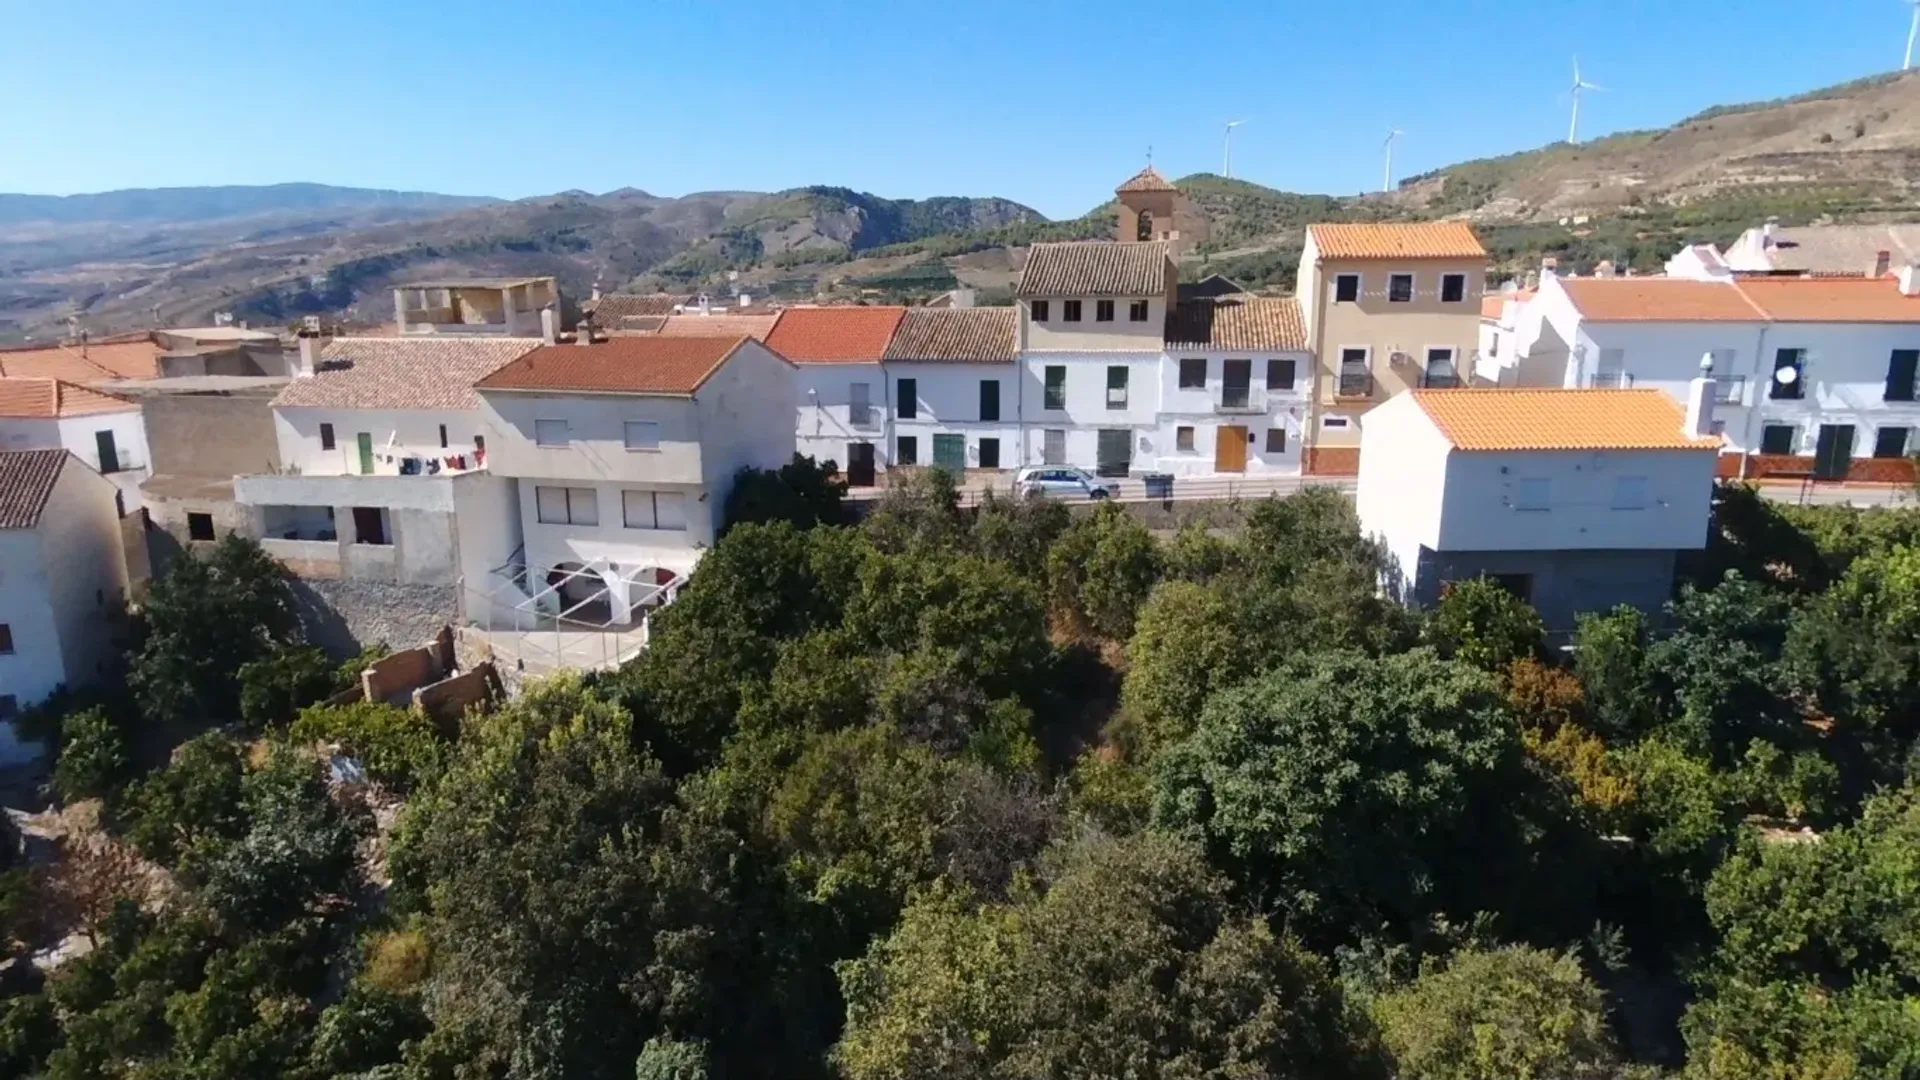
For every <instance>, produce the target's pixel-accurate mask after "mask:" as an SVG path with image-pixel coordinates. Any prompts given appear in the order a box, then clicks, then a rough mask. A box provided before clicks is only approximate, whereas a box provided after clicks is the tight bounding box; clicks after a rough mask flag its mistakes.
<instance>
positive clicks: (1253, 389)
mask: <svg viewBox="0 0 1920 1080" xmlns="http://www.w3.org/2000/svg"><path fill="white" fill-rule="evenodd" d="M1182 359H1203V360H1205V361H1206V363H1207V381H1206V385H1205V386H1204V387H1200V388H1187V389H1182V388H1181V386H1180V361H1181V360H1182ZM1229 359H1233V360H1247V361H1250V363H1251V365H1252V377H1251V380H1250V382H1249V387H1248V400H1247V407H1246V408H1245V409H1244V410H1235V411H1231V412H1229V411H1225V410H1223V409H1221V408H1219V407H1218V405H1219V403H1220V402H1221V400H1222V399H1221V390H1222V387H1223V385H1224V381H1225V377H1226V376H1225V364H1226V361H1227V360H1229ZM1269 360H1292V361H1293V385H1292V386H1291V387H1283V386H1269V385H1267V361H1269ZM1156 374H1157V376H1158V379H1159V394H1160V411H1159V413H1158V415H1157V417H1156V419H1157V424H1156V429H1155V433H1154V437H1153V452H1152V458H1153V461H1152V464H1151V466H1150V467H1151V468H1152V469H1154V470H1156V471H1159V472H1166V473H1172V474H1173V475H1175V476H1211V475H1216V474H1215V472H1214V451H1215V449H1216V446H1217V442H1218V437H1219V434H1218V433H1219V429H1220V428H1221V427H1222V426H1237V427H1244V428H1246V429H1247V431H1248V433H1249V434H1251V435H1252V436H1253V440H1252V441H1251V442H1249V443H1248V444H1247V469H1246V471H1247V472H1248V473H1253V474H1260V473H1289V474H1290V473H1297V472H1299V471H1300V450H1301V443H1302V436H1303V434H1304V430H1305V424H1306V422H1307V410H1308V403H1309V400H1310V393H1309V391H1310V390H1311V388H1312V385H1313V375H1314V371H1313V356H1312V354H1310V353H1307V352H1304V351H1301V352H1269V353H1249V352H1223V351H1208V350H1193V349H1180V350H1173V351H1169V352H1167V353H1166V354H1164V356H1163V358H1162V361H1161V363H1160V365H1159V368H1158V371H1157V373H1156ZM1182 427H1191V428H1193V429H1194V431H1193V449H1192V450H1188V451H1183V450H1181V449H1180V448H1179V447H1180V438H1179V429H1180V428H1182ZM1274 428H1280V429H1282V430H1284V431H1285V432H1286V433H1287V437H1286V449H1285V450H1284V451H1281V452H1279V453H1269V452H1268V450H1267V445H1268V438H1267V433H1268V432H1269V431H1271V430H1272V429H1274ZM1142 467H1146V466H1142ZM1219 475H1238V474H1219Z"/></svg>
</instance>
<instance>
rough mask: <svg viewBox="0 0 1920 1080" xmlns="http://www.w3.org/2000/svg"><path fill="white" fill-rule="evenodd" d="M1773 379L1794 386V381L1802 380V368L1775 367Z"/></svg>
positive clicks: (1784, 384)
mask: <svg viewBox="0 0 1920 1080" xmlns="http://www.w3.org/2000/svg"><path fill="white" fill-rule="evenodd" d="M1773 381H1774V382H1777V383H1779V384H1780V385H1781V386H1792V385H1793V384H1794V383H1797V382H1799V381H1800V369H1799V368H1796V367H1791V366H1789V367H1781V368H1774V369H1773Z"/></svg>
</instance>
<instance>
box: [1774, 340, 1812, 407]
mask: <svg viewBox="0 0 1920 1080" xmlns="http://www.w3.org/2000/svg"><path fill="white" fill-rule="evenodd" d="M1806 367H1807V350H1805V349H1781V350H1780V351H1779V352H1776V353H1774V354H1773V382H1772V384H1771V385H1769V386H1768V387H1767V396H1768V397H1770V398H1774V399H1776V400H1786V401H1797V400H1799V399H1800V398H1803V397H1806V396H1807V377H1806V376H1807V371H1806Z"/></svg>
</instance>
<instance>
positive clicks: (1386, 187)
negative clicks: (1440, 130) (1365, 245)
mask: <svg viewBox="0 0 1920 1080" xmlns="http://www.w3.org/2000/svg"><path fill="white" fill-rule="evenodd" d="M1914 3H1916V4H1920V0H1914ZM1405 134H1406V132H1404V131H1401V130H1400V129H1399V128H1394V129H1393V130H1392V131H1389V132H1387V141H1386V144H1385V145H1386V149H1387V164H1386V166H1385V168H1384V169H1382V170H1381V174H1380V190H1381V191H1392V190H1393V140H1395V139H1397V138H1399V137H1400V136H1402V135H1405Z"/></svg>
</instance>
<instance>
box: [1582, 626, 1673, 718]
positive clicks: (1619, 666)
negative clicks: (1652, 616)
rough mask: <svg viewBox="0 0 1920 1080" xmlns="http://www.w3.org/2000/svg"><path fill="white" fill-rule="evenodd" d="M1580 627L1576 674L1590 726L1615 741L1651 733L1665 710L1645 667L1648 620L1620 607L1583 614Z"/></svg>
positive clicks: (1650, 635) (1648, 632) (1648, 639)
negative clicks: (1604, 611)
mask: <svg viewBox="0 0 1920 1080" xmlns="http://www.w3.org/2000/svg"><path fill="white" fill-rule="evenodd" d="M1577 626H1578V629H1577V630H1576V631H1575V634H1574V650H1573V670H1574V673H1575V674H1576V675H1578V676H1579V677H1580V688H1581V691H1582V693H1583V694H1584V696H1585V698H1586V712H1587V717H1588V720H1589V722H1590V723H1591V724H1592V726H1593V727H1594V728H1595V729H1596V730H1598V731H1600V732H1602V733H1603V734H1605V735H1606V736H1608V737H1609V738H1614V739H1625V738H1632V737H1635V736H1638V735H1641V734H1643V733H1645V732H1646V731H1648V730H1650V729H1651V728H1653V727H1654V725H1656V724H1658V723H1659V722H1660V720H1661V712H1662V705H1661V702H1660V697H1659V692H1658V690H1657V688H1656V686H1655V682H1654V674H1653V671H1652V669H1651V668H1650V667H1649V666H1648V661H1647V647H1648V644H1649V643H1650V642H1651V640H1652V632H1651V628H1650V627H1649V626H1648V623H1647V617H1646V615H1645V614H1644V613H1642V612H1641V611H1640V609H1638V608H1633V607H1628V606H1626V605H1624V604H1622V605H1621V606H1619V607H1616V608H1614V609H1613V610H1612V611H1610V612H1607V613H1606V614H1604V615H1598V614H1593V613H1590V612H1583V613H1581V615H1580V616H1579V617H1578V620H1577Z"/></svg>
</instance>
